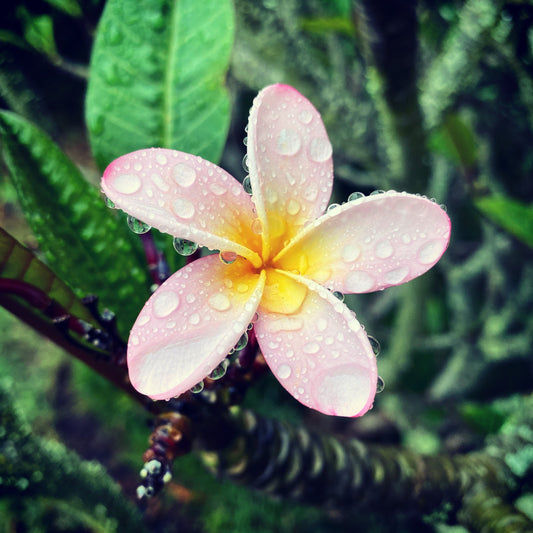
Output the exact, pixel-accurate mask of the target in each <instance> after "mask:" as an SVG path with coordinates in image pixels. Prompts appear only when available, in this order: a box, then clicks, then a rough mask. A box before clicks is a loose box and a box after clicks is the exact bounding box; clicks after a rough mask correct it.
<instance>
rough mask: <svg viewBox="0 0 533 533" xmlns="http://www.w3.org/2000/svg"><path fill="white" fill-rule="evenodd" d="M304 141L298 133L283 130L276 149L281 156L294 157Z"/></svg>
mask: <svg viewBox="0 0 533 533" xmlns="http://www.w3.org/2000/svg"><path fill="white" fill-rule="evenodd" d="M301 145H302V141H301V139H300V135H299V133H298V132H297V131H295V130H291V129H286V128H284V129H282V130H281V131H280V132H279V135H278V138H277V144H276V149H277V151H278V153H279V154H281V155H294V154H295V153H296V152H298V150H299V149H300V146H301Z"/></svg>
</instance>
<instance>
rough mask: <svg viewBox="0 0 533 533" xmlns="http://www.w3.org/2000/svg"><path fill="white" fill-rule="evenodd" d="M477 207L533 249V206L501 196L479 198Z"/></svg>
mask: <svg viewBox="0 0 533 533" xmlns="http://www.w3.org/2000/svg"><path fill="white" fill-rule="evenodd" d="M475 205H476V207H477V208H478V209H479V210H480V211H481V212H482V213H483V214H484V215H485V216H486V217H488V218H490V220H492V221H493V222H494V223H495V224H497V225H498V226H500V227H502V228H503V229H504V230H505V231H507V232H509V233H510V234H511V235H513V236H514V237H516V238H517V239H518V240H520V241H522V242H523V243H525V244H527V245H528V246H530V247H532V248H533V206H531V205H527V204H524V203H522V202H519V201H517V200H514V199H512V198H509V197H507V196H503V195H500V194H494V195H491V196H485V197H483V198H479V199H478V200H476V201H475Z"/></svg>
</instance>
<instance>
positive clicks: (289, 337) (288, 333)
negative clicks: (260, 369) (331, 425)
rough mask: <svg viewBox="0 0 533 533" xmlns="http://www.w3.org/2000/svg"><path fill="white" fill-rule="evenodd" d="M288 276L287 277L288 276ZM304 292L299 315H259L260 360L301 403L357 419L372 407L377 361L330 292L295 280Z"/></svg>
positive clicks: (347, 312) (364, 337)
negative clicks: (305, 294) (263, 360)
mask: <svg viewBox="0 0 533 533" xmlns="http://www.w3.org/2000/svg"><path fill="white" fill-rule="evenodd" d="M287 275H289V274H287ZM290 277H292V278H294V279H296V280H298V281H299V282H301V283H304V284H305V285H307V288H308V293H307V296H306V298H305V300H304V302H303V304H302V307H301V308H300V310H299V312H298V313H295V314H291V315H282V314H277V313H265V312H262V311H261V308H260V309H259V311H258V314H259V319H258V320H257V322H256V324H255V331H256V335H257V340H258V342H259V346H260V347H261V351H262V353H263V356H264V357H265V360H266V362H267V363H268V365H269V367H270V369H271V370H272V372H273V373H274V375H275V376H276V378H277V379H278V380H279V382H280V383H281V385H283V387H284V388H285V389H286V390H287V391H288V392H289V393H290V394H291V395H292V396H293V397H294V398H295V399H296V400H298V401H299V402H300V403H303V404H304V405H306V406H307V407H310V408H312V409H315V410H317V411H319V412H321V413H324V414H327V415H336V416H348V417H354V416H361V415H363V414H364V413H366V412H367V411H368V410H369V409H370V408H371V407H372V404H373V401H374V396H375V394H376V386H377V379H378V374H377V364H376V357H375V355H374V352H373V351H372V347H371V346H370V342H369V340H368V337H367V335H366V333H365V332H364V330H363V328H362V327H361V325H360V324H359V322H358V321H357V319H356V318H355V315H354V314H353V313H352V312H351V311H350V310H349V309H348V308H347V307H346V306H345V305H344V304H343V303H342V302H341V301H340V300H338V299H337V298H335V296H333V295H332V294H331V292H330V291H328V290H327V289H325V288H324V287H322V286H320V285H318V284H316V283H314V282H312V281H310V280H306V279H304V278H301V277H299V276H295V275H290Z"/></svg>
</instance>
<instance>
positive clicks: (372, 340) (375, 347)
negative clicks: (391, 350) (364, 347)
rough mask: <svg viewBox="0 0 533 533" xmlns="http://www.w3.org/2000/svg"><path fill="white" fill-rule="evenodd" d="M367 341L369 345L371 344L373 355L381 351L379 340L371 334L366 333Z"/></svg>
mask: <svg viewBox="0 0 533 533" xmlns="http://www.w3.org/2000/svg"><path fill="white" fill-rule="evenodd" d="M368 341H369V342H370V346H372V351H373V352H374V355H375V356H376V357H377V356H378V355H379V352H380V351H381V346H380V344H379V341H378V340H377V339H376V338H375V337H372V335H368Z"/></svg>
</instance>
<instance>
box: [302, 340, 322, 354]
mask: <svg viewBox="0 0 533 533" xmlns="http://www.w3.org/2000/svg"><path fill="white" fill-rule="evenodd" d="M319 350H320V346H319V345H318V343H316V342H308V343H307V344H305V345H304V347H303V351H304V353H308V354H314V353H318V351H319Z"/></svg>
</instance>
